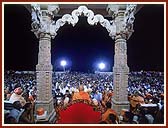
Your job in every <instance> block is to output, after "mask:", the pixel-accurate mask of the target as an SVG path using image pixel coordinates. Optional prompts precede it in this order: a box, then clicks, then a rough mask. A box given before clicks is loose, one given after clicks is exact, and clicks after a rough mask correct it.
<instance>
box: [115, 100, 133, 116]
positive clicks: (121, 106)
mask: <svg viewBox="0 0 168 128" xmlns="http://www.w3.org/2000/svg"><path fill="white" fill-rule="evenodd" d="M112 108H113V109H114V110H115V111H116V112H117V114H120V112H121V110H122V109H128V110H129V109H130V103H129V102H128V101H122V102H120V101H115V100H114V99H112Z"/></svg>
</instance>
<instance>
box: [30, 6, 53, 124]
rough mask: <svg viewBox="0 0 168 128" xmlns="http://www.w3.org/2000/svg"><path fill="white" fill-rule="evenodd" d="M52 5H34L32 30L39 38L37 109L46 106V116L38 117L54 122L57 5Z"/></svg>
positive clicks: (43, 120)
mask: <svg viewBox="0 0 168 128" xmlns="http://www.w3.org/2000/svg"><path fill="white" fill-rule="evenodd" d="M54 7H55V6H54V5H53V6H52V9H51V8H50V5H32V21H33V23H32V31H33V32H34V33H35V35H36V36H37V38H39V53H38V64H37V65H36V81H37V100H36V102H35V110H37V109H38V108H41V107H42V108H44V110H45V112H46V117H45V118H44V119H38V118H36V121H37V123H38V122H41V123H42V122H53V121H54V120H55V115H56V113H55V109H54V106H53V97H52V70H53V67H52V64H51V37H55V35H56V34H55V33H53V31H52V29H51V27H52V18H53V12H54V11H55V9H56V7H55V8H54Z"/></svg>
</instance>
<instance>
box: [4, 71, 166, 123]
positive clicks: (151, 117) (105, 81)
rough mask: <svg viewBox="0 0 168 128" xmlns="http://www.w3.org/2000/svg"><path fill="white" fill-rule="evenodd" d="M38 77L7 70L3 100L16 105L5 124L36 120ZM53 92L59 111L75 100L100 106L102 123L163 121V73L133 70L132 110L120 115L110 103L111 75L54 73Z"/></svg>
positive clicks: (6, 117) (129, 94)
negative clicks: (35, 103) (35, 107)
mask: <svg viewBox="0 0 168 128" xmlns="http://www.w3.org/2000/svg"><path fill="white" fill-rule="evenodd" d="M35 77H36V76H35V73H22V72H15V71H6V72H5V74H4V100H5V102H7V101H9V102H11V103H13V106H14V108H13V109H12V110H10V111H5V123H26V124H28V123H35V122H34V114H35V112H34V102H35V100H36V91H37V88H36V78H35ZM52 95H53V98H54V106H55V108H56V111H57V112H58V110H61V108H62V107H66V106H68V104H70V103H71V102H73V101H75V100H78V99H84V100H87V101H88V102H89V103H90V104H92V105H94V106H97V107H98V108H99V111H100V112H101V114H102V120H101V121H100V123H106V124H107V123H113V124H114V123H115V124H116V123H123V124H125V123H127V124H135V123H139V124H150V123H153V124H160V123H164V74H163V72H152V71H150V72H146V71H140V72H131V73H130V74H129V80H128V100H129V101H130V109H129V110H123V111H122V112H121V113H120V114H119V115H117V113H116V112H115V111H114V110H113V109H112V105H111V99H112V97H113V75H112V74H106V73H105V74H100V73H96V74H93V73H79V72H66V73H56V72H55V73H53V83H52ZM18 101H19V102H18ZM5 107H6V106H5ZM5 109H6V108H5ZM18 115H19V116H18ZM58 115H59V114H58ZM57 118H59V117H57Z"/></svg>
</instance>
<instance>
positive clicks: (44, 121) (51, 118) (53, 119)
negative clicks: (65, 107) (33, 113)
mask: <svg viewBox="0 0 168 128" xmlns="http://www.w3.org/2000/svg"><path fill="white" fill-rule="evenodd" d="M35 122H36V124H55V122H56V112H55V109H53V111H52V112H51V113H50V114H48V115H47V116H46V118H45V119H37V118H36V120H35Z"/></svg>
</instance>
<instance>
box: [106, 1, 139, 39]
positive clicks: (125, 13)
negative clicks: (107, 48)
mask: <svg viewBox="0 0 168 128" xmlns="http://www.w3.org/2000/svg"><path fill="white" fill-rule="evenodd" d="M136 6H137V5H135V4H109V5H108V7H107V11H108V12H109V14H110V15H111V17H112V20H114V24H115V26H116V36H118V35H120V36H121V37H122V38H124V39H126V40H127V39H129V37H130V36H131V35H132V33H133V32H134V30H133V23H134V20H135V17H134V14H135V11H136Z"/></svg>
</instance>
